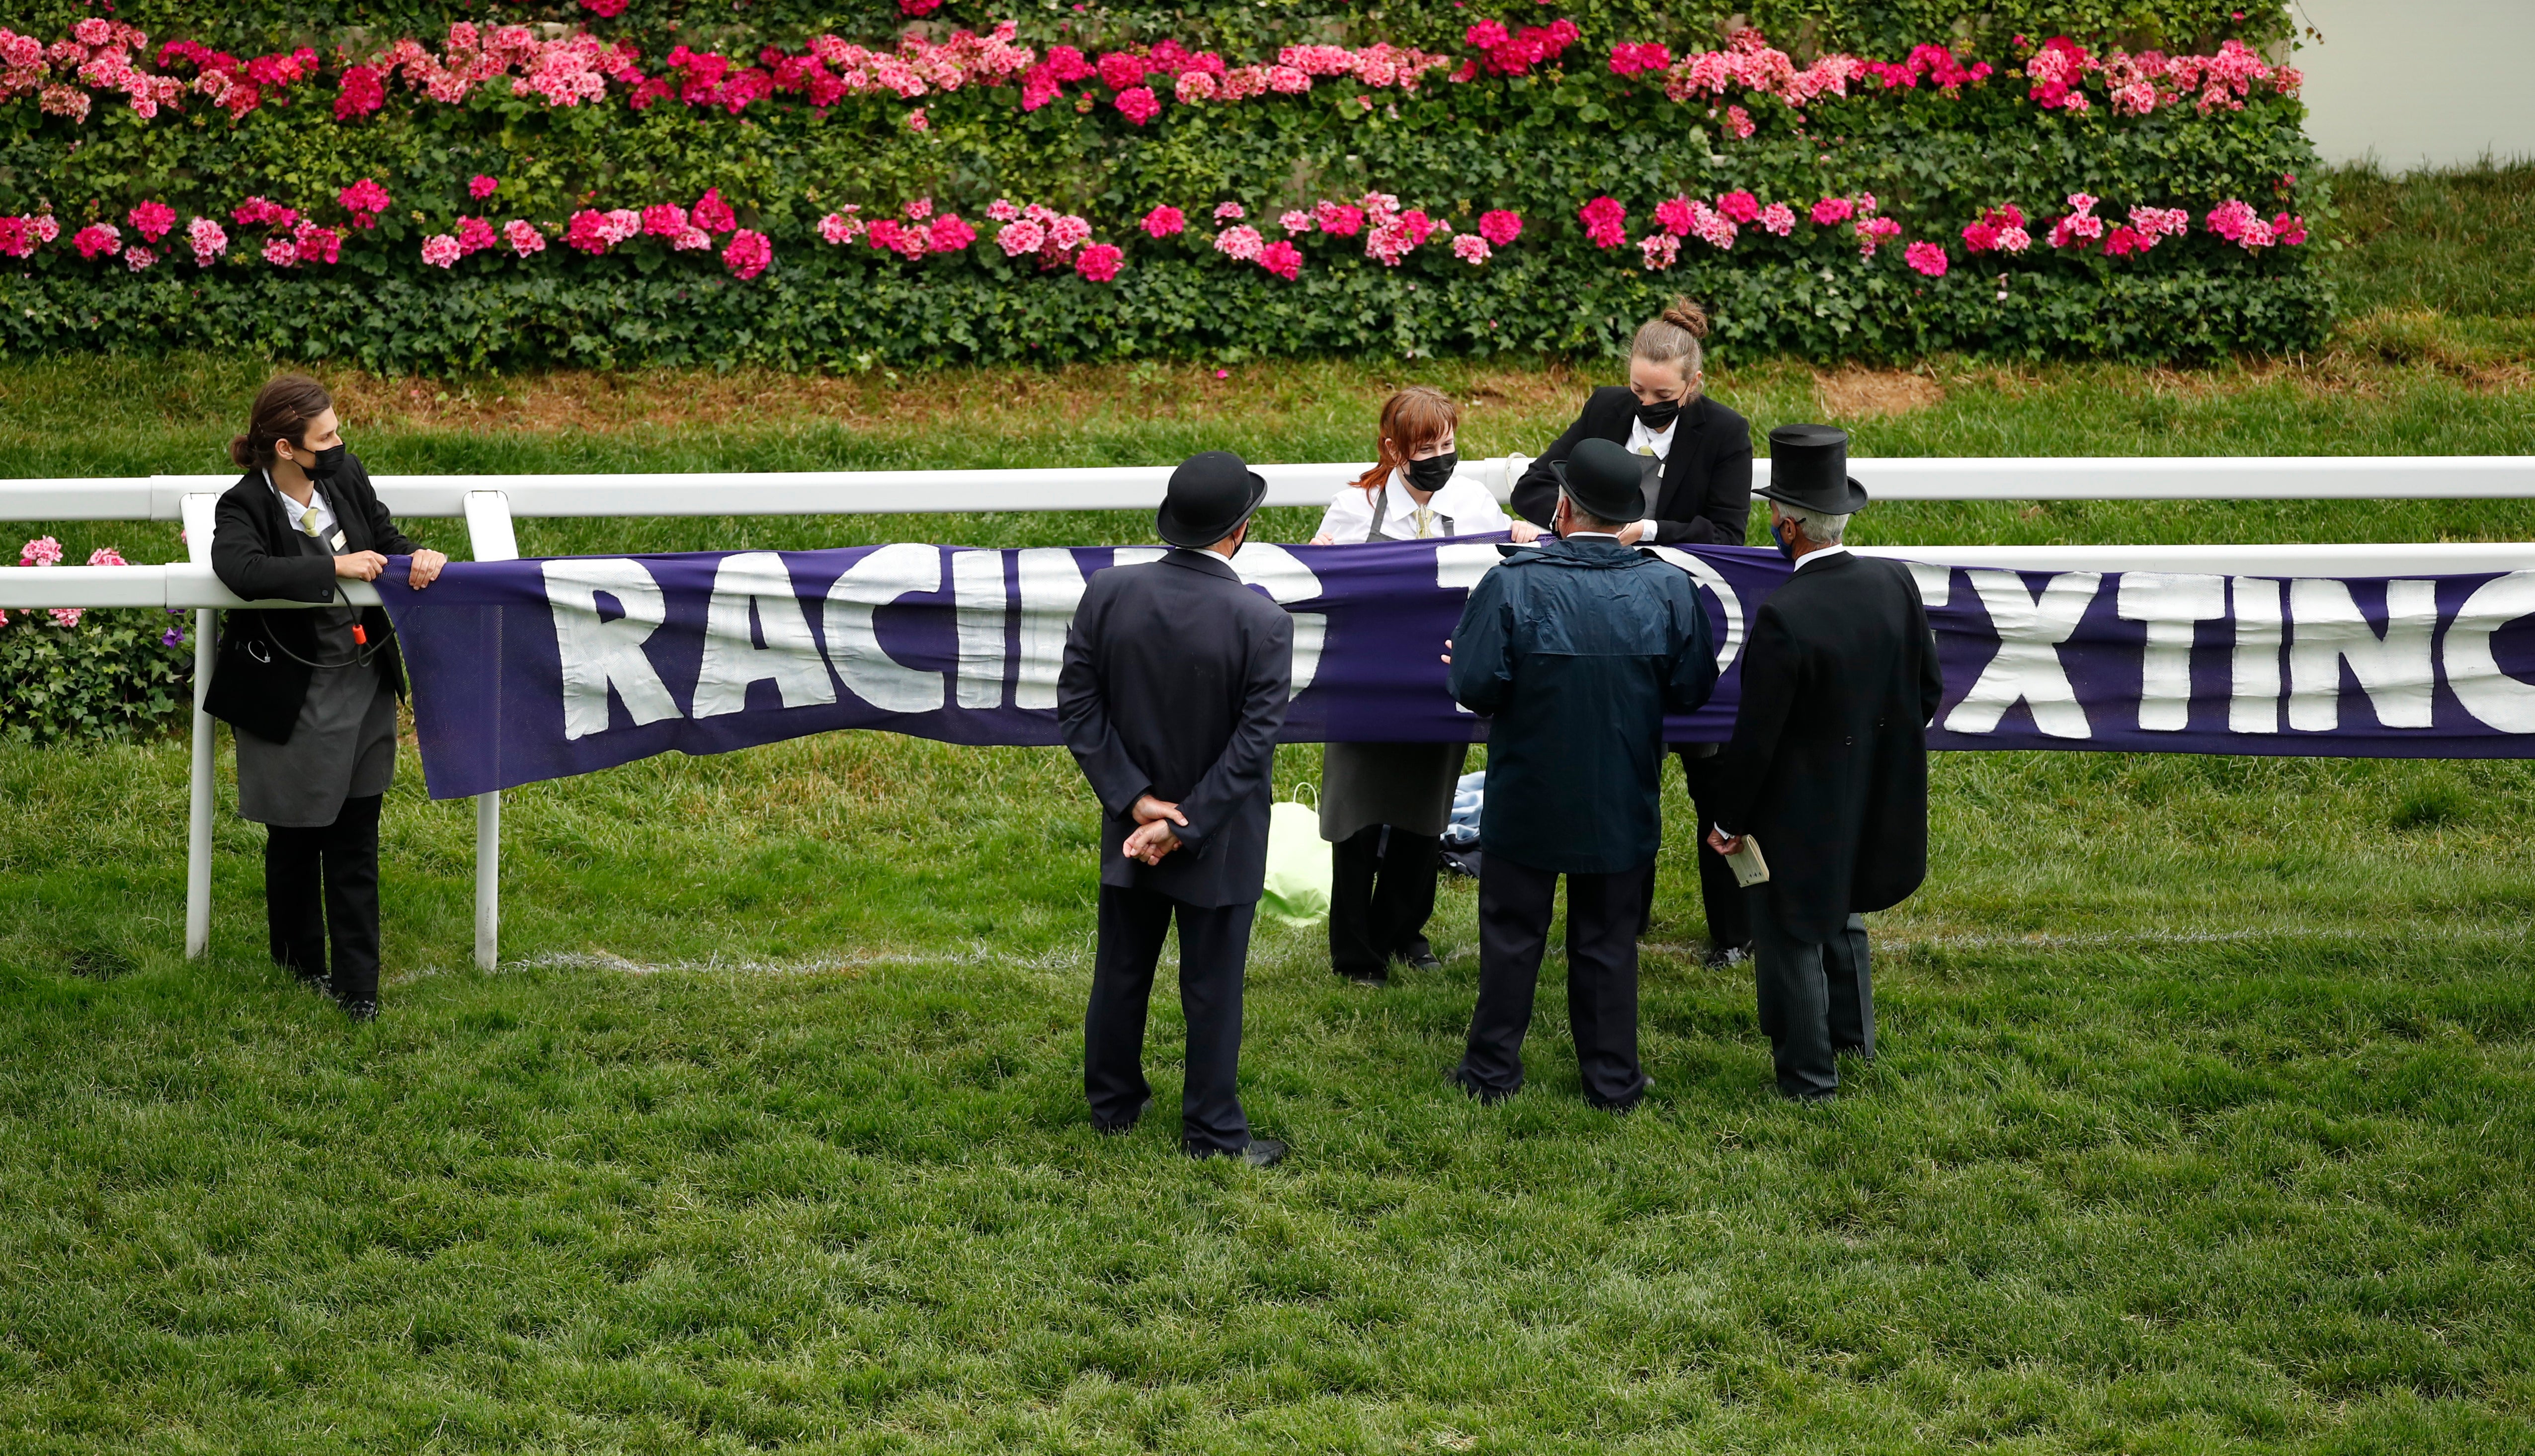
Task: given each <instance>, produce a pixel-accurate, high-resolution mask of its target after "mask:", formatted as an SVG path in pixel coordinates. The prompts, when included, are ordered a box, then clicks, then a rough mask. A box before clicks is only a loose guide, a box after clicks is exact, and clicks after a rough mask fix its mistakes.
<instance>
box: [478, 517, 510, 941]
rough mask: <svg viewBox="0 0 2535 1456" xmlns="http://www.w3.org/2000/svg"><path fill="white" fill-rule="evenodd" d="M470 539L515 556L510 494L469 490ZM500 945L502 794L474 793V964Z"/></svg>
mask: <svg viewBox="0 0 2535 1456" xmlns="http://www.w3.org/2000/svg"><path fill="white" fill-rule="evenodd" d="M466 539H467V543H468V545H469V547H470V549H472V551H473V552H474V554H475V559H476V560H477V561H517V560H519V559H520V541H519V537H518V535H517V534H516V533H515V532H514V531H513V530H512V528H511V498H510V497H509V496H507V495H504V494H503V493H502V492H500V491H497V490H477V491H468V492H467V493H466ZM501 949H502V795H501V791H500V790H498V789H497V790H495V791H494V792H492V793H489V794H478V795H476V796H475V968H476V969H477V970H483V971H489V970H491V969H493V967H494V965H495V963H496V962H498V961H499V960H500V959H501Z"/></svg>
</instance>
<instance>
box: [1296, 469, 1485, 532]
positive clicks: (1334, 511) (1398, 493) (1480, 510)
mask: <svg viewBox="0 0 2535 1456" xmlns="http://www.w3.org/2000/svg"><path fill="white" fill-rule="evenodd" d="M1382 488H1383V491H1384V492H1385V494H1386V495H1387V496H1388V498H1389V499H1388V501H1387V503H1386V504H1385V506H1384V507H1383V513H1382V538H1383V539H1384V540H1386V541H1416V540H1424V539H1432V538H1434V537H1438V536H1447V535H1453V536H1484V535H1488V534H1491V533H1492V532H1496V531H1502V530H1506V529H1508V528H1509V527H1511V526H1512V525H1513V521H1512V519H1511V518H1510V517H1508V516H1507V515H1506V514H1505V508H1504V507H1502V506H1500V505H1498V504H1497V498H1496V497H1495V496H1493V495H1490V494H1489V493H1488V488H1487V487H1486V486H1484V485H1481V484H1479V482H1478V481H1477V480H1476V479H1474V478H1472V477H1470V476H1468V475H1462V474H1455V475H1454V476H1453V478H1452V479H1450V480H1448V481H1446V482H1444V488H1443V489H1442V490H1439V491H1437V492H1435V494H1434V495H1432V496H1430V497H1428V498H1427V500H1426V504H1425V505H1424V506H1422V507H1421V506H1419V505H1418V504H1417V499H1416V497H1414V496H1411V495H1410V494H1409V493H1408V487H1407V485H1406V484H1405V483H1404V482H1402V480H1401V479H1400V472H1399V471H1397V470H1393V471H1391V478H1390V479H1388V480H1386V481H1384V482H1383V486H1382ZM1421 511H1422V512H1424V513H1426V516H1425V518H1424V519H1423V520H1422V521H1421V520H1420V518H1419V513H1420V512H1421ZM1448 516H1449V517H1451V519H1452V522H1453V523H1452V525H1451V527H1450V528H1449V529H1448V528H1447V527H1446V526H1445V524H1444V520H1445V518H1446V517H1448ZM1421 527H1422V529H1421ZM1372 528H1373V493H1372V492H1370V491H1365V490H1360V489H1358V488H1356V487H1355V486H1352V485H1350V486H1347V487H1345V488H1344V489H1342V490H1340V491H1339V492H1338V493H1337V494H1336V495H1335V496H1333V497H1331V498H1330V499H1329V511H1328V512H1327V513H1326V514H1324V515H1323V516H1321V528H1320V530H1319V531H1318V532H1317V533H1316V534H1319V535H1324V536H1327V537H1329V539H1330V540H1333V541H1341V542H1345V541H1361V540H1363V539H1364V538H1365V533H1366V532H1368V531H1370V530H1371V529H1372Z"/></svg>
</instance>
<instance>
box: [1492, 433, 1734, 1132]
mask: <svg viewBox="0 0 2535 1456" xmlns="http://www.w3.org/2000/svg"><path fill="white" fill-rule="evenodd" d="M1639 473H1640V472H1639V470H1638V461H1637V460H1636V458H1635V457H1633V456H1632V455H1630V454H1629V453H1628V452H1627V451H1626V450H1624V449H1622V448H1621V447H1620V446H1618V445H1616V444H1614V443H1612V442H1611V441H1608V440H1586V441H1583V442H1581V443H1579V444H1578V445H1577V447H1576V449H1575V451H1574V453H1573V454H1572V455H1569V456H1568V458H1567V459H1566V460H1565V461H1562V462H1560V465H1559V467H1558V484H1559V498H1558V505H1557V507H1556V509H1555V512H1554V514H1553V515H1552V516H1551V524H1552V526H1553V528H1554V529H1555V530H1556V531H1557V532H1558V534H1559V536H1560V537H1562V539H1561V540H1559V541H1558V542H1557V543H1556V544H1554V545H1551V546H1547V547H1544V548H1542V549H1539V550H1526V549H1516V548H1514V547H1507V548H1504V549H1505V551H1506V553H1507V559H1506V560H1505V561H1504V562H1502V563H1501V564H1499V565H1498V566H1497V567H1496V568H1495V569H1494V570H1493V571H1490V572H1489V573H1488V574H1487V575H1486V576H1482V577H1480V578H1479V583H1478V585H1476V586H1475V587H1473V588H1471V591H1470V600H1469V603H1468V605H1467V606H1465V607H1464V608H1463V609H1462V611H1461V621H1460V625H1459V626H1458V627H1457V628H1456V629H1454V631H1453V640H1452V642H1451V644H1450V646H1451V650H1452V655H1451V656H1450V657H1448V658H1447V659H1446V660H1447V661H1449V662H1451V663H1452V664H1453V677H1452V686H1453V697H1454V698H1457V699H1459V701H1460V702H1461V704H1462V705H1463V706H1465V707H1467V708H1469V709H1470V710H1471V711H1472V712H1476V713H1488V714H1492V715H1494V721H1493V722H1491V723H1490V724H1489V725H1488V796H1487V804H1486V807H1485V809H1484V811H1483V812H1482V813H1481V815H1480V819H1479V843H1480V846H1481V848H1482V849H1483V850H1484V851H1485V853H1484V854H1483V855H1482V857H1481V860H1480V868H1479V1003H1478V1006H1477V1008H1476V1009H1475V1010H1474V1011H1473V1012H1472V1014H1471V1017H1470V1036H1469V1045H1468V1049H1467V1051H1466V1052H1465V1053H1464V1054H1463V1056H1462V1058H1461V1064H1460V1066H1459V1067H1458V1068H1457V1069H1456V1070H1455V1071H1454V1073H1453V1077H1454V1080H1456V1081H1458V1082H1459V1083H1460V1084H1461V1086H1462V1088H1463V1089H1464V1090H1465V1091H1467V1092H1469V1093H1470V1095H1472V1096H1474V1097H1477V1098H1479V1099H1480V1100H1482V1101H1485V1102H1495V1101H1498V1100H1500V1099H1502V1098H1506V1097H1510V1096H1512V1095H1514V1093H1515V1092H1516V1091H1517V1090H1519V1089H1520V1088H1521V1086H1522V1041H1523V1035H1524V1033H1525V1032H1526V1031H1528V1030H1529V1029H1530V1026H1531V1002H1532V994H1533V991H1534V989H1535V987H1536V986H1537V984H1538V981H1539V978H1540V958H1541V952H1542V951H1543V949H1545V948H1546V946H1547V944H1548V940H1549V920H1550V912H1551V908H1552V901H1553V900H1554V899H1555V897H1556V894H1557V890H1558V877H1559V876H1561V875H1565V876H1566V877H1567V1019H1568V1023H1569V1026H1570V1027H1571V1028H1572V1029H1573V1031H1574V1032H1575V1036H1576V1062H1577V1071H1578V1073H1579V1074H1580V1076H1581V1079H1582V1081H1583V1084H1584V1097H1585V1100H1586V1101H1588V1102H1591V1103H1593V1104H1594V1105H1596V1106H1598V1107H1604V1108H1608V1109H1611V1110H1612V1111H1615V1112H1627V1111H1628V1110H1629V1109H1631V1108H1634V1107H1636V1106H1637V1105H1638V1100H1639V1099H1640V1098H1642V1097H1644V1096H1645V1092H1646V1086H1647V1083H1646V1076H1645V1072H1644V1071H1643V1070H1642V1069H1641V1068H1640V1067H1639V1066H1638V928H1639V926H1640V925H1641V924H1642V922H1643V918H1644V913H1645V905H1646V895H1647V892H1648V890H1649V889H1650V888H1651V886H1652V881H1653V879H1654V861H1655V850H1656V849H1657V848H1658V847H1659V845H1660V844H1661V842H1662V837H1663V817H1662V811H1661V809H1660V807H1659V793H1660V790H1659V789H1658V784H1659V782H1660V777H1659V770H1660V768H1661V766H1662V763H1663V755H1664V742H1663V720H1664V714H1665V713H1666V712H1667V711H1669V712H1680V713H1686V712H1690V711H1693V710H1694V709H1696V708H1697V707H1698V706H1699V705H1700V703H1702V702H1705V701H1706V700H1707V695H1708V692H1709V690H1711V689H1712V688H1713V687H1714V686H1715V684H1716V654H1715V651H1714V650H1713V649H1712V648H1711V647H1710V645H1709V642H1710V637H1709V635H1708V626H1707V613H1706V612H1705V610H1704V609H1702V608H1701V607H1700V604H1699V597H1698V594H1697V592H1696V591H1695V590H1694V589H1693V588H1692V586H1691V582H1690V577H1689V576H1686V575H1684V574H1683V573H1682V572H1680V571H1679V570H1677V569H1676V568H1674V567H1671V566H1668V565H1666V564H1665V563H1663V562H1662V561H1659V560H1657V559H1656V558H1654V557H1653V556H1651V555H1649V554H1647V553H1645V552H1641V551H1638V550H1637V549H1636V548H1634V547H1630V546H1623V545H1621V544H1620V538H1619V534H1618V533H1619V530H1620V527H1621V526H1622V525H1623V524H1625V523H1626V522H1628V521H1631V520H1635V519H1637V517H1638V510H1639V507H1640V504H1641V502H1642V499H1643V497H1642V493H1641V491H1640V490H1639V486H1638V480H1639Z"/></svg>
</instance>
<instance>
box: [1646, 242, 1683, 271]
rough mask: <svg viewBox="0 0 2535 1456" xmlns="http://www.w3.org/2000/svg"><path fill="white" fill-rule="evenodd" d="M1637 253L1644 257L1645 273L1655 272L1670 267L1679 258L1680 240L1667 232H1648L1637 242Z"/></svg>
mask: <svg viewBox="0 0 2535 1456" xmlns="http://www.w3.org/2000/svg"><path fill="white" fill-rule="evenodd" d="M1638 251H1639V252H1640V253H1643V254H1644V255H1645V262H1646V268H1647V271H1649V272H1657V271H1660V270H1663V269H1667V268H1670V267H1672V265H1673V260H1674V259H1676V258H1678V257H1680V256H1681V239H1679V238H1677V237H1674V236H1673V235H1672V234H1671V233H1668V232H1650V233H1647V234H1646V235H1645V236H1644V237H1642V238H1639V239H1638Z"/></svg>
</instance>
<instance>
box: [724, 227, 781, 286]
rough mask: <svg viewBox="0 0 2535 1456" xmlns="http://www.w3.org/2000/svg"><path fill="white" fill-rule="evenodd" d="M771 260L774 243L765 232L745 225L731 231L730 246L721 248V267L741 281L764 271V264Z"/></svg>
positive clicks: (772, 258) (772, 259)
mask: <svg viewBox="0 0 2535 1456" xmlns="http://www.w3.org/2000/svg"><path fill="white" fill-rule="evenodd" d="M773 261H774V245H773V243H772V242H770V241H768V239H767V236H766V234H764V233H762V232H757V231H754V230H752V229H749V228H745V227H743V228H741V229H739V230H738V231H736V232H734V233H732V234H731V235H730V246H729V247H727V248H724V249H722V250H721V262H722V267H724V268H727V269H729V270H730V275H731V276H732V277H735V278H737V279H739V280H740V281H741V282H743V283H744V282H746V281H748V280H749V279H750V278H753V277H756V276H757V275H758V274H759V273H764V272H766V265H768V264H770V263H772V262H773Z"/></svg>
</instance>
